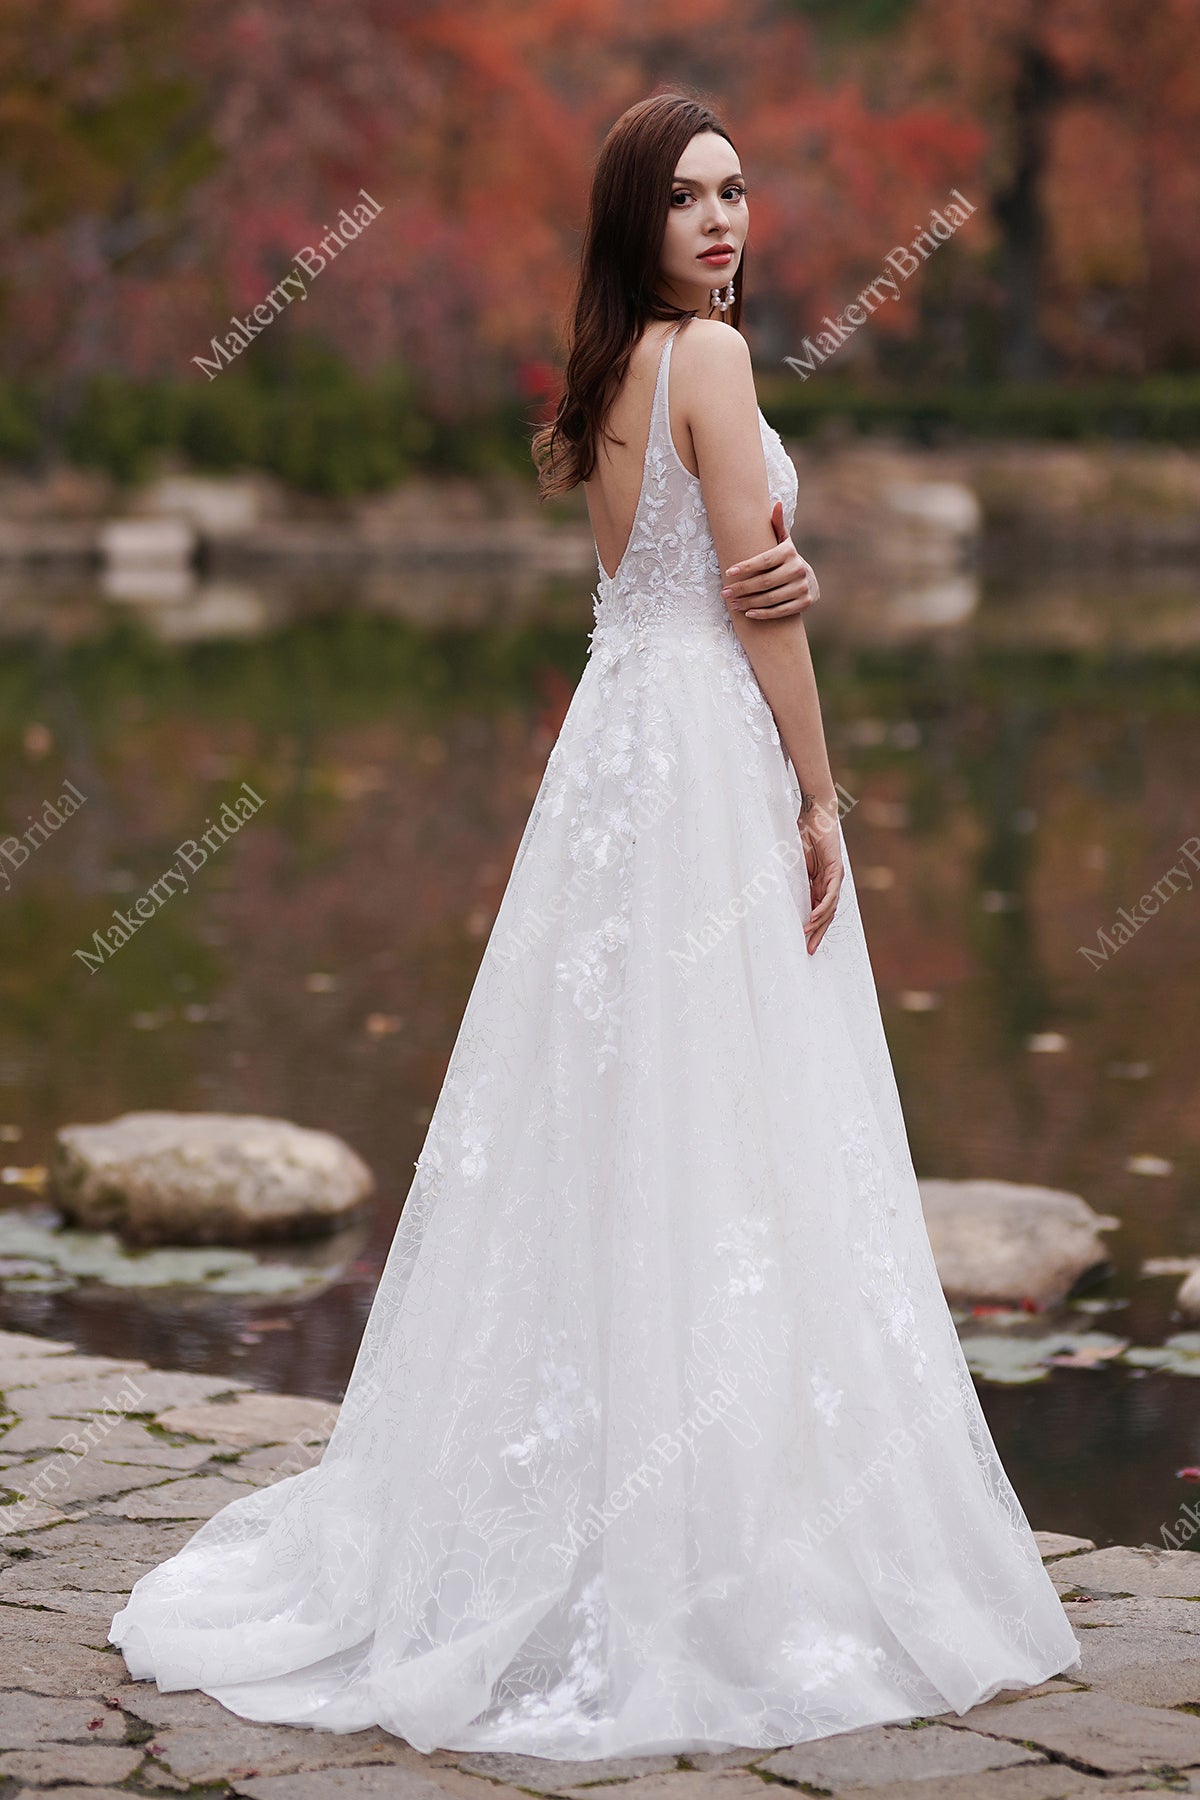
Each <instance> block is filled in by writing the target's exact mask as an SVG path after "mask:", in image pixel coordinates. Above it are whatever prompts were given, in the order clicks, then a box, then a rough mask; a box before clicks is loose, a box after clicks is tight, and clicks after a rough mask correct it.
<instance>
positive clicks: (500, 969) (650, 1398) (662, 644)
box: [109, 327, 1079, 1760]
mask: <svg viewBox="0 0 1200 1800" xmlns="http://www.w3.org/2000/svg"><path fill="white" fill-rule="evenodd" d="M675 329H676V330H677V329H678V327H676V328H675ZM673 338H674V330H673V331H672V332H671V333H670V334H669V335H668V336H667V338H666V339H665V341H664V344H663V347H662V350H661V353H660V361H659V370H658V380H657V384H656V387H655V393H654V400H653V405H652V411H651V422H650V430H649V437H648V441H647V447H646V454H645V464H644V475H643V484H642V491H641V495H640V498H639V501H638V506H637V513H636V518H635V522H634V526H633V530H632V534H631V537H630V540H629V544H628V548H627V549H626V551H625V554H624V556H623V557H622V559H621V562H620V565H619V567H618V568H617V571H616V573H615V575H613V576H612V577H609V576H607V575H606V574H605V572H604V569H603V566H602V565H600V570H599V572H600V581H599V587H598V590H597V595H596V606H595V614H596V625H595V629H594V631H593V632H592V634H591V640H590V651H589V657H588V662H587V665H586V668H585V670H584V673H583V676H582V678H581V680H580V683H579V686H578V688H577V690H576V692H575V694H574V696H573V698H572V701H571V705H570V707H569V709H568V712H567V714H566V717H565V719H564V721H563V725H562V729H561V732H560V734H559V737H558V739H557V741H556V743H555V745H554V748H553V750H552V752H551V755H550V757H549V760H548V763H547V766H546V771H545V776H544V779H543V781H542V783H541V786H540V788H539V790H538V793H537V796H536V798H535V800H534V804H533V808H532V812H531V814H530V817H529V821H528V824H527V826H526V828H525V831H524V834H523V836H522V839H521V842H520V844H519V846H518V849H517V852H516V857H515V860H514V863H513V869H512V874H511V877H510V879H509V882H508V886H507V889H506V891H505V894H504V897H503V900H502V903H501V906H500V909H499V912H498V914H497V917H496V921H495V924H494V927H493V929H492V933H491V937H490V939H489V942H488V945H487V948H486V950H485V953H484V956H483V960H482V963H481V966H480V968H479V972H478V975H477V977H476V979H475V983H474V986H473V988H472V990H471V994H470V998H469V1002H468V1005H467V1009H466V1013H465V1015H464V1017H463V1021H462V1025H461V1028H460V1031H459V1035H458V1038H457V1041H456V1043H455V1046H454V1050H453V1053H452V1056H451V1059H450V1063H449V1067H448V1070H447V1074H446V1078H445V1083H444V1086H443V1088H442V1090H441V1094H440V1096H439V1099H438V1102H437V1106H436V1109H435V1111H434V1114H433V1117H432V1120H431V1122H430V1125H429V1130H428V1134H427V1137H426V1140H425V1144H424V1147H423V1149H422V1151H421V1155H420V1158H419V1160H418V1162H417V1164H416V1173H415V1177H414V1179H413V1182H412V1186H411V1190H410V1192H409V1195H408V1199H407V1204H406V1205H405V1208H404V1212H403V1215H402V1217H401V1219H400V1223H399V1226H398V1228H397V1231H396V1235H395V1239H394V1242H393V1245H392V1248H391V1250H390V1252H389V1255H388V1259H387V1262H386V1265H385V1267H384V1270H383V1273H382V1275H381V1278H380V1282H379V1287H378V1291H377V1293H376V1296H375V1301H374V1304H373V1307H372V1310H371V1313H370V1316H369V1317H368V1319H367V1322H366V1326H365V1328H364V1333H363V1338H362V1343H361V1347H360V1349H359V1352H358V1357H357V1360H356V1362H355V1364H354V1368H353V1371H352V1374H351V1377H350V1382H349V1386H348V1388H347V1391H346V1395H345V1399H344V1401H343V1404H342V1407H341V1411H340V1415H339V1417H338V1420H337V1424H336V1426H335V1429H334V1431H333V1434H332V1437H331V1438H330V1441H329V1443H328V1446H327V1447H326V1450H325V1453H324V1456H323V1459H322V1460H321V1462H320V1463H319V1464H317V1465H316V1466H314V1467H312V1468H309V1469H306V1470H305V1471H304V1472H302V1473H300V1474H296V1475H292V1476H290V1477H288V1478H286V1479H283V1480H280V1481H278V1482H276V1483H275V1484H274V1485H273V1486H270V1487H266V1488H263V1489H260V1490H257V1491H255V1492H254V1493H251V1494H247V1495H245V1496H242V1497H239V1498H238V1499H236V1500H233V1501H232V1502H230V1503H229V1504H227V1505H226V1506H225V1507H224V1508H223V1509H222V1510H221V1511H220V1512H219V1513H217V1514H216V1515H215V1516H214V1517H213V1518H212V1519H210V1520H208V1521H207V1522H206V1523H205V1524H203V1525H202V1526H201V1527H200V1528H199V1529H198V1530H197V1531H196V1532H195V1534H194V1535H193V1537H192V1538H191V1539H190V1540H189V1541H188V1543H187V1544H185V1545H184V1547H183V1548H182V1549H181V1550H180V1551H179V1552H178V1553H177V1554H176V1555H174V1556H172V1557H171V1558H170V1559H169V1560H167V1561H165V1562H164V1563H162V1564H161V1565H159V1566H158V1567H157V1568H155V1569H153V1570H152V1571H151V1572H149V1573H148V1574H146V1575H144V1576H143V1577H142V1578H141V1579H140V1580H139V1581H138V1582H137V1584H136V1586H135V1587H134V1589H133V1592H132V1595H131V1597H130V1599H129V1602H128V1604H127V1605H126V1606H125V1607H124V1608H123V1609H122V1610H121V1611H119V1612H118V1613H117V1614H116V1616H115V1618H114V1619H113V1622H112V1627H111V1630H110V1633H109V1636H110V1639H111V1641H112V1642H113V1643H116V1644H119V1645H120V1647H121V1649H122V1651H123V1652H124V1655H125V1660H126V1662H127V1664H128V1666H129V1670H130V1673H131V1675H133V1676H134V1677H135V1678H138V1679H146V1678H150V1677H154V1678H157V1681H158V1685H159V1687H160V1688H161V1689H164V1690H170V1689H179V1688H199V1689H202V1690H203V1691H204V1692H206V1693H208V1694H211V1695H213V1696H215V1697H216V1699H218V1700H219V1701H221V1702H222V1703H223V1704H224V1705H225V1706H226V1707H228V1708H229V1709H230V1710H231V1711H233V1712H234V1713H237V1714H240V1715H242V1716H243V1717H245V1718H248V1719H256V1720H270V1721H277V1722H281V1723H290V1724H294V1725H296V1724H302V1725H310V1726H314V1727H318V1728H327V1729H330V1730H333V1731H336V1732H349V1731H356V1730H359V1729H362V1728H365V1727H368V1726H383V1727H384V1728H385V1729H386V1730H388V1731H390V1732H393V1733H395V1734H396V1735H397V1736H399V1737H402V1738H405V1739H407V1740H408V1742H409V1743H410V1744H412V1745H414V1746H415V1747H416V1748H417V1749H419V1750H424V1751H428V1750H431V1749H433V1748H436V1747H443V1748H447V1749H471V1750H496V1751H499V1750H503V1751H520V1752H526V1753H529V1754H533V1755H538V1756H544V1757H552V1758H559V1759H564V1760H574V1759H579V1758H594V1757H605V1756H613V1755H617V1754H621V1753H632V1752H654V1751H682V1750H689V1749H714V1748H716V1749H719V1748H722V1747H727V1746H741V1745H751V1746H759V1745H777V1744H789V1743H796V1742H800V1741H803V1740H805V1739H811V1738H815V1737H821V1736H825V1735H827V1734H829V1733H833V1732H839V1731H845V1730H848V1729H851V1728H854V1727H857V1726H863V1725H867V1724H872V1723H882V1722H885V1721H889V1720H902V1719H908V1718H912V1717H915V1716H928V1715H930V1714H938V1713H942V1712H947V1711H954V1712H957V1713H962V1712H965V1711H966V1710H967V1709H969V1708H970V1707H971V1706H973V1705H975V1704H976V1703H977V1702H979V1701H981V1700H984V1699H987V1698H988V1697H989V1696H990V1695H992V1694H993V1693H995V1692H996V1691H997V1690H998V1689H1000V1688H1002V1687H1015V1688H1021V1687H1025V1686H1030V1685H1033V1684H1035V1683H1037V1682H1040V1681H1042V1680H1044V1679H1045V1678H1046V1677H1048V1676H1050V1675H1053V1674H1054V1673H1055V1672H1057V1671H1059V1670H1062V1669H1064V1668H1066V1667H1074V1666H1078V1664H1079V1641H1078V1639H1077V1638H1076V1636H1075V1634H1074V1632H1073V1631H1072V1629H1071V1627H1070V1624H1069V1622H1068V1620H1067V1617H1066V1614H1065V1613H1064V1611H1063V1608H1062V1605H1061V1603H1060V1601H1059V1599H1058V1596H1057V1594H1056V1593H1055V1590H1054V1587H1053V1586H1052V1584H1051V1582H1050V1580H1049V1577H1048V1576H1047V1574H1046V1572H1045V1570H1044V1568H1043V1566H1042V1562H1041V1558H1040V1556H1039V1552H1038V1548H1037V1545H1036V1543H1035V1541H1034V1538H1033V1535H1032V1532H1031V1529H1030V1526H1029V1523H1028V1520H1027V1519H1026V1516H1025V1514H1024V1512H1023V1510H1022V1508H1021V1505H1020V1503H1019V1501H1018V1499H1017V1496H1016V1494H1015V1493H1014V1491H1013V1488H1012V1487H1011V1485H1010V1483H1009V1481H1008V1479H1007V1477H1006V1475H1005V1472H1004V1470H1003V1467H1002V1465H1001V1463H1000V1460H999V1457H998V1454H997V1451H996V1448H995V1445H994V1442H993V1440H992V1437H991V1435H990V1432H989V1430H988V1426H987V1424H986V1421H985V1419H984V1417H983V1414H982V1412H981V1410H980V1406H979V1403H978V1399H977V1396H976V1393H975V1389H974V1386H973V1383H972V1380H971V1376H970V1374H969V1372H968V1370H967V1368H966V1364H965V1362H964V1359H963V1356H962V1352H961V1349H960V1346H959V1342H958V1336H957V1333H956V1331H955V1327H954V1323H953V1320H952V1318H951V1316H950V1312H949V1309H948V1307H947V1305H946V1301H945V1298H944V1296H943V1294H942V1290H941V1287H940V1285H939V1281H938V1275H937V1270H936V1267H935V1265H934V1260H933V1255H932V1252H931V1250H930V1245H929V1239H928V1236H927V1233H926V1229H925V1224H924V1219H923V1216H922V1212H921V1206H920V1199H919V1194H918V1190H917V1184H916V1179H915V1176H914V1172H913V1165H912V1161H911V1157H910V1154H909V1149H908V1144H907V1138H906V1133H905V1128H904V1123H903V1119H902V1114H901V1109H900V1103H899V1099H898V1095H897V1090H896V1085H895V1080H894V1076H893V1072H892V1066H891V1061H890V1058H889V1055H888V1050H887V1045H886V1041H885V1037H884V1033H883V1028H882V1022H881V1018H880V1013H879V1006H878V1000H877V996H876V990H875V984H874V979H873V975H872V971H871V966H870V963H869V960H868V955H867V949H866V944H865V941H864V937H863V931H862V925H861V921H860V917H859V910H858V905H857V901H856V896H855V889H854V880H853V875H852V873H851V870H850V863H849V857H848V855H847V853H846V849H845V842H844V838H842V839H841V847H842V856H843V862H844V866H845V871H846V873H845V880H844V883H843V887H842V892H841V897H840V901H839V905H838V909H837V912H836V914H835V917H834V920H833V923H832V925H831V926H830V928H829V930H828V932H827V934H826V936H825V938H824V941H823V942H822V943H821V945H820V946H819V948H818V949H817V951H816V952H815V954H814V955H812V956H810V955H809V954H808V952H807V948H806V942H805V935H804V930H803V925H804V921H805V920H806V919H807V917H808V916H809V912H810V910H811V903H810V898H809V893H808V882H807V876H806V871H805V865H804V860H803V857H802V854H801V851H800V844H799V834H798V830H797V813H798V807H799V788H798V784H797V782H796V778H795V774H794V771H793V769H792V766H791V763H790V761H789V759H788V757H787V755H786V752H785V750H784V748H783V746H782V744H781V741H780V738H779V734H778V732H777V730H776V728H775V722H774V719H773V716H772V713H771V710H770V708H769V706H768V704H767V702H766V700H765V699H764V697H763V695H762V692H761V690H760V688H759V686H758V683H757V681H756V679H755V676H754V672H753V669H752V667H751V664H750V662H749V660H748V658H747V657H746V655H745V652H744V650H743V649H742V646H741V644H740V641H739V639H738V637H737V634H736V632H735V631H734V629H733V626H732V623H731V621H730V618H729V616H728V613H727V610H726V607H725V604H724V602H723V600H722V599H721V595H720V588H721V571H720V566H719V562H718V559H717V556H716V552H715V549H714V546H713V541H712V538H711V536H710V534H709V529H708V523H707V516H706V513H705V508H704V502H703V499H702V497H701V490H700V483H699V480H698V479H697V477H696V476H694V475H692V474H690V473H689V472H688V470H687V469H686V468H685V467H684V465H683V463H682V461H681V460H680V458H679V456H678V454H677V452H676V450H675V447H674V445H673V443H672V439H671V433H670V427H669V418H668V405H667V396H668V372H669V368H670V355H671V345H672V342H673ZM759 418H760V422H761V430H762V439H763V449H764V453H765V457H766V465H767V471H768V475H769V480H770V486H771V492H772V498H773V499H774V498H781V499H782V500H783V503H784V511H785V515H786V517H787V519H788V522H789V525H790V523H791V520H792V518H793V517H794V513H795V504H796V487H797V482H796V472H795V469H794V468H793V466H792V464H791V462H790V460H789V458H788V457H787V455H786V453H785V452H784V450H783V446H782V444H781V442H780V440H779V437H778V434H777V433H776V432H775V431H774V430H773V429H772V428H771V427H770V426H769V425H768V424H767V422H766V420H765V419H763V418H762V414H761V413H760V414H759ZM598 560H599V559H598ZM833 828H834V829H836V830H837V831H838V833H839V838H841V826H840V824H837V825H834V826H833Z"/></svg>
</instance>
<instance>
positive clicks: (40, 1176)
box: [0, 1163, 46, 1191]
mask: <svg viewBox="0 0 1200 1800" xmlns="http://www.w3.org/2000/svg"><path fill="white" fill-rule="evenodd" d="M0 1181H2V1182H3V1183H4V1185H5V1187H26V1188H33V1189H34V1190H35V1191H38V1190H40V1189H42V1188H44V1187H45V1185H46V1171H45V1169H44V1168H43V1167H42V1165H41V1164H40V1163H35V1164H34V1165H33V1166H32V1167H31V1168H28V1169H18V1168H14V1167H12V1166H11V1165H10V1166H9V1167H8V1168H7V1169H0Z"/></svg>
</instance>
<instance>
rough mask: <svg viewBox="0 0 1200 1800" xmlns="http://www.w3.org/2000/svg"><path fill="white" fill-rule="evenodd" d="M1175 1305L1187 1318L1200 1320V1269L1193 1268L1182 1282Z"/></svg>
mask: <svg viewBox="0 0 1200 1800" xmlns="http://www.w3.org/2000/svg"><path fill="white" fill-rule="evenodd" d="M1175 1305H1176V1307H1177V1308H1178V1310H1179V1311H1180V1312H1181V1313H1182V1314H1183V1316H1184V1318H1185V1319H1197V1320H1200V1269H1193V1270H1192V1272H1191V1274H1190V1275H1189V1276H1188V1277H1187V1278H1186V1280H1185V1281H1184V1282H1183V1283H1182V1285H1181V1286H1180V1289H1179V1292H1178V1293H1177V1294H1176V1296H1175Z"/></svg>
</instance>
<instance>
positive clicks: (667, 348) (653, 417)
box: [596, 321, 700, 582]
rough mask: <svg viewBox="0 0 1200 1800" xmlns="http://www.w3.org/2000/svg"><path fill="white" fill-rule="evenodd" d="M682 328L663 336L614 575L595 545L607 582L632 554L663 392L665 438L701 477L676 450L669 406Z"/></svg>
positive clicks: (693, 477)
mask: <svg viewBox="0 0 1200 1800" xmlns="http://www.w3.org/2000/svg"><path fill="white" fill-rule="evenodd" d="M680 324H682V321H681V322H680ZM679 330H680V325H673V326H672V327H671V329H670V331H668V332H667V334H666V336H665V337H664V338H663V341H662V345H661V347H660V349H659V352H658V369H657V372H656V374H655V378H654V393H653V395H652V396H651V400H650V423H649V425H648V426H647V428H646V448H645V451H644V453H643V455H642V480H641V486H640V487H639V488H638V496H637V504H636V505H635V506H634V509H633V523H632V525H631V526H630V527H629V530H628V532H627V534H626V537H625V548H624V549H623V550H622V552H621V555H620V557H619V558H618V561H617V566H616V568H615V570H614V571H613V573H612V574H611V575H610V574H609V573H608V571H607V569H606V568H605V567H604V562H603V560H602V558H601V556H600V546H599V544H597V545H596V562H597V565H598V566H599V570H600V573H601V575H602V576H603V578H604V580H605V581H608V582H614V581H616V580H617V579H618V577H619V576H620V573H621V564H622V563H623V562H624V561H625V558H626V557H627V556H628V554H629V550H630V546H631V545H632V543H633V534H634V532H635V531H636V530H637V526H638V520H639V518H640V517H641V512H642V500H643V498H644V497H645V493H646V475H647V471H648V470H649V467H650V454H651V451H652V450H653V449H654V447H655V427H656V426H657V425H658V424H659V418H658V413H659V396H660V394H661V395H662V415H663V416H662V422H661V423H662V430H663V432H664V433H665V437H666V441H667V443H668V444H669V445H670V448H671V451H672V453H673V455H674V457H675V460H676V462H678V464H679V467H680V468H681V469H682V470H683V473H684V474H685V475H686V476H687V477H688V479H689V480H691V481H694V482H697V483H698V482H699V480H700V477H699V476H698V475H693V474H692V472H691V470H690V469H689V468H688V467H687V466H686V464H685V463H684V461H683V458H682V457H681V456H680V455H679V452H678V450H676V449H675V440H674V439H673V438H672V436H671V406H670V398H669V394H668V391H667V377H666V374H665V371H666V368H667V365H668V362H669V359H670V352H671V343H672V340H673V339H674V338H675V336H676V335H677V333H678V332H679Z"/></svg>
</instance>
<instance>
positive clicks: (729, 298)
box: [712, 276, 733, 312]
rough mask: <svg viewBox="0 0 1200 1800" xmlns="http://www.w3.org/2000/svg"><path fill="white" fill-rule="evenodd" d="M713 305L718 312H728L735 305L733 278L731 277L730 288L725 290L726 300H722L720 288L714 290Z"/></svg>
mask: <svg viewBox="0 0 1200 1800" xmlns="http://www.w3.org/2000/svg"><path fill="white" fill-rule="evenodd" d="M712 303H713V306H714V307H715V308H716V310H717V311H718V312H728V310H729V308H730V307H731V306H732V305H733V278H732V276H731V277H730V281H729V286H728V287H727V288H726V289H725V298H724V299H723V300H722V298H721V290H720V288H714V289H713V290H712Z"/></svg>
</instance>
